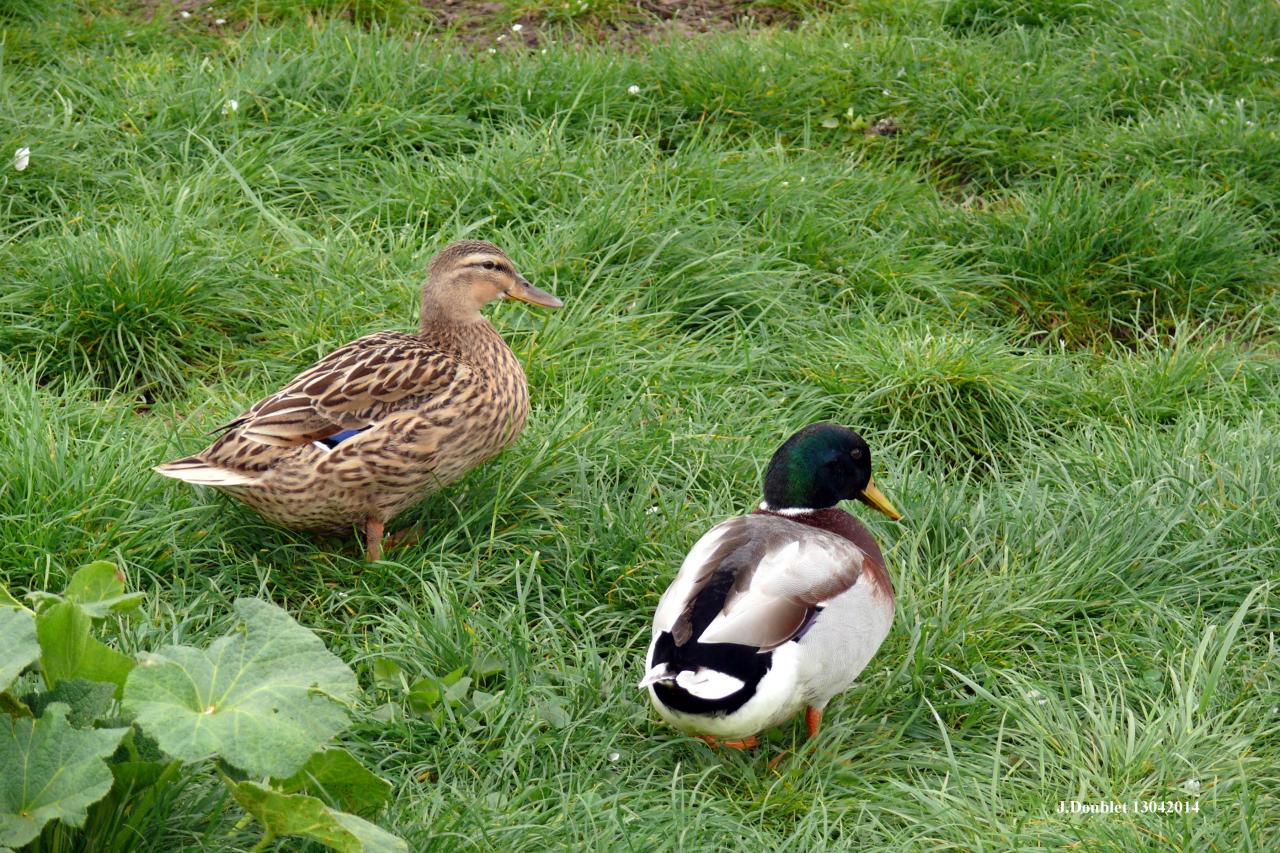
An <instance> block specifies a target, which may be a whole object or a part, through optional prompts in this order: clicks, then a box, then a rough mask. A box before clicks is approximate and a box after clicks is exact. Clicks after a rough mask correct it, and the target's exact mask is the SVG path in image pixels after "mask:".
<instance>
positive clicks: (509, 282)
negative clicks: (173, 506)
mask: <svg viewBox="0 0 1280 853" xmlns="http://www.w3.org/2000/svg"><path fill="white" fill-rule="evenodd" d="M504 298H506V299H519V300H522V301H525V302H530V303H532V304H535V305H543V306H546V307H550V308H558V307H560V305H561V302H560V300H558V299H556V298H555V297H554V296H552V295H551V294H549V293H546V292H545V291H542V290H539V289H538V288H536V287H534V286H533V285H531V284H529V282H528V281H526V280H525V279H524V278H523V277H522V276H521V275H520V274H519V273H518V272H516V270H515V267H514V265H512V263H511V260H510V259H509V258H508V257H507V256H506V254H504V253H503V251H502V250H501V249H499V248H498V247H497V246H495V245H493V244H492V243H485V242H481V241H476V240H463V241H459V242H456V243H451V244H450V245H448V246H446V247H445V248H444V249H443V250H442V251H441V252H440V253H439V254H438V255H436V257H435V258H434V259H433V260H432V261H431V265H430V267H429V268H428V271H427V281H426V283H425V284H423V287H422V321H421V326H420V328H419V331H418V334H416V335H412V334H405V333H403V332H377V333H374V334H372V335H366V336H365V337H363V338H360V339H358V340H355V341H352V342H351V343H349V344H347V345H346V346H343V347H340V348H339V349H337V350H334V351H333V352H331V353H329V355H327V356H325V357H324V358H322V359H321V360H320V361H318V362H317V363H316V364H314V365H313V366H312V367H310V368H308V369H307V370H305V371H303V372H302V373H301V374H299V375H298V376H297V377H295V378H294V379H293V380H292V381H290V382H289V383H288V384H287V385H285V386H284V387H283V388H282V389H280V390H279V391H277V392H276V393H274V394H272V395H270V396H269V397H266V398H265V399H263V400H260V401H259V402H257V403H255V404H254V405H252V406H250V407H249V409H248V411H246V412H245V413H244V414H242V415H240V416H239V417H237V418H234V419H232V420H231V421H228V422H227V423H226V424H223V425H222V426H221V427H219V429H220V430H225V432H224V433H223V434H222V436H220V437H219V438H218V439H217V440H216V441H214V443H213V444H211V445H210V446H209V447H207V448H205V449H204V450H202V451H201V452H199V453H197V454H195V455H194V456H188V457H186V458H185V459H178V460H176V461H174V462H169V463H167V464H165V465H161V466H159V467H157V468H156V469H155V470H156V471H158V472H159V473H161V474H164V475H165V476H167V477H174V478H177V479H179V480H186V481H187V482H189V483H194V484H197V485H206V486H213V487H214V488H218V489H221V490H223V491H225V492H227V493H228V494H230V495H233V496H234V497H236V498H238V499H239V500H241V501H244V502H245V503H246V504H248V505H249V506H251V507H253V508H254V509H255V510H257V511H258V512H259V513H260V514H261V515H262V516H263V517H264V518H266V519H267V520H268V521H271V522H273V523H275V524H278V525H280V526H282V527H290V528H295V529H301V530H343V529H346V528H349V527H350V526H351V525H352V524H361V525H363V527H364V530H365V538H366V545H367V548H368V556H369V559H370V560H377V559H380V557H381V552H382V548H381V543H382V533H383V528H384V525H385V524H386V522H387V521H389V520H390V519H391V518H392V517H393V516H395V515H396V514H397V513H398V512H400V511H401V510H403V509H406V508H407V507H409V506H411V505H413V504H415V503H417V502H418V501H419V500H421V499H422V498H424V497H426V496H427V495H429V494H431V493H432V492H434V491H436V490H438V489H439V488H441V487H442V486H445V485H447V484H449V483H451V482H453V481H455V480H457V479H458V478H459V477H461V476H462V475H463V474H464V473H466V472H467V471H468V470H470V469H471V468H473V467H475V466H476V465H479V464H480V463H481V462H484V461H485V460H487V459H490V458H492V457H493V456H496V455H497V454H498V453H499V452H501V451H502V450H503V449H504V448H506V447H507V446H508V445H510V444H511V443H512V442H513V441H514V440H515V439H516V437H517V436H518V435H519V434H520V430H521V429H522V428H523V427H524V422H525V417H526V416H527V415H528V412H529V390H528V386H527V384H526V382H525V377H524V371H523V369H521V367H520V362H519V360H518V359H517V358H516V357H515V354H514V353H512V352H511V349H510V348H509V347H508V346H507V344H506V342H505V341H504V340H503V339H502V337H501V336H500V335H499V334H498V332H497V331H496V330H495V329H494V328H493V326H491V325H490V324H489V321H488V320H486V319H484V317H482V316H481V315H480V308H481V307H483V306H484V305H485V304H487V303H489V302H492V301H493V300H495V299H504Z"/></svg>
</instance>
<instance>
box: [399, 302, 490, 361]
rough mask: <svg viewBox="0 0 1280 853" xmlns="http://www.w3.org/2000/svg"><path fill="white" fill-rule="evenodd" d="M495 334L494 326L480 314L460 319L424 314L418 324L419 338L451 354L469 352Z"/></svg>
mask: <svg viewBox="0 0 1280 853" xmlns="http://www.w3.org/2000/svg"><path fill="white" fill-rule="evenodd" d="M493 334H496V333H495V332H494V328H493V326H492V325H491V324H490V323H489V321H488V320H486V319H485V318H484V317H483V316H481V315H480V313H479V312H476V313H475V314H474V315H472V316H470V317H468V318H465V319H458V318H455V317H452V316H450V315H447V314H436V313H428V312H427V311H423V312H422V319H421V320H420V321H419V323H418V336H419V337H421V338H423V339H424V340H427V341H430V342H431V343H432V344H434V345H435V346H438V347H440V348H442V349H445V350H447V351H450V352H456V353H462V352H469V351H471V350H473V349H475V348H476V347H477V346H479V345H481V342H482V341H487V340H488V338H489V337H491V336H492V335H493Z"/></svg>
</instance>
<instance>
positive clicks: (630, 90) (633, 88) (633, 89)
mask: <svg viewBox="0 0 1280 853" xmlns="http://www.w3.org/2000/svg"><path fill="white" fill-rule="evenodd" d="M627 94H628V95H638V94H640V87H639V86H637V85H636V84H635V83H632V84H631V85H630V86H628V87H627Z"/></svg>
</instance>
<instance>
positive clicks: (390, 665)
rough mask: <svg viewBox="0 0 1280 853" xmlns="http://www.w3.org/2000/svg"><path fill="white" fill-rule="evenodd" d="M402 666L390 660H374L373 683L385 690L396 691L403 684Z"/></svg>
mask: <svg viewBox="0 0 1280 853" xmlns="http://www.w3.org/2000/svg"><path fill="white" fill-rule="evenodd" d="M402 672H403V670H402V669H401V668H400V664H398V663H396V662H395V661H393V660H391V659H390V658H374V659H373V683H374V684H375V685H377V686H378V687H381V688H382V689H383V690H395V689H396V688H397V687H399V686H400V685H401V684H402V683H403V682H402V680H401V677H400V675H401V673H402Z"/></svg>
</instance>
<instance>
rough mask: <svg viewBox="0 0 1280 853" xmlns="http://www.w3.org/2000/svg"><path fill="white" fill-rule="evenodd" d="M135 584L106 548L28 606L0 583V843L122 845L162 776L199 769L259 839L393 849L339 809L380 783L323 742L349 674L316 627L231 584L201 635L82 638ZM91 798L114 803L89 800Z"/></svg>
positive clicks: (350, 683)
mask: <svg viewBox="0 0 1280 853" xmlns="http://www.w3.org/2000/svg"><path fill="white" fill-rule="evenodd" d="M142 598H143V596H142V594H141V593H126V592H125V587H124V577H123V575H122V574H121V573H120V572H119V571H118V570H117V569H116V567H115V566H114V565H112V564H111V563H106V562H96V563H91V564H89V565H87V566H84V567H83V568H81V569H79V570H78V571H77V572H76V573H75V575H74V576H73V577H72V578H71V582H70V583H69V584H68V585H67V588H66V589H65V590H64V591H63V592H62V593H61V594H51V593H47V592H32V593H29V594H28V595H27V600H28V601H30V602H31V604H32V606H31V607H26V606H24V605H23V604H22V603H21V602H20V601H18V600H17V599H16V598H14V597H13V596H12V595H10V594H9V593H8V591H6V590H4V589H3V588H2V587H0V709H2V710H3V711H4V713H5V714H7V715H8V721H7V726H5V725H3V724H0V767H3V768H6V769H5V771H4V772H3V773H0V846H2V847H21V846H23V845H32V846H37V845H39V844H40V843H41V841H40V839H41V838H42V836H46V835H48V836H58V837H59V838H60V839H62V840H67V839H68V837H69V836H70V840H71V841H73V842H75V841H79V842H82V844H81V846H93V847H98V846H100V847H110V848H113V849H123V848H125V847H127V846H128V844H127V838H126V837H125V836H126V835H129V834H131V833H133V832H136V829H135V827H136V824H137V820H138V819H139V818H140V817H142V816H144V813H145V812H146V811H147V810H149V809H152V808H154V807H155V806H156V804H157V803H158V802H159V801H160V800H161V799H162V798H163V797H164V796H165V795H166V794H167V793H169V792H166V791H165V789H166V788H177V787H179V786H181V785H182V784H184V782H186V781H189V780H190V779H191V778H192V777H193V776H196V775H204V776H206V777H207V776H208V775H209V771H210V770H212V771H213V773H214V775H216V777H217V778H218V779H220V780H221V781H222V782H223V783H224V784H225V786H226V788H227V791H228V792H229V794H230V796H231V797H232V798H233V799H234V800H235V801H236V802H237V803H238V804H240V806H241V807H242V808H244V810H245V811H246V812H247V813H248V817H247V818H246V821H247V820H251V819H252V820H257V821H258V822H259V823H260V824H261V825H262V828H263V830H264V833H265V834H264V836H263V838H262V841H261V842H260V843H259V845H258V847H259V848H261V847H263V846H265V845H266V844H267V843H269V842H270V841H271V840H273V839H274V838H276V837H277V836H281V835H299V836H303V837H306V838H310V839H313V840H315V841H319V842H321V843H322V844H325V845H327V846H329V847H331V848H333V849H335V850H340V851H375V850H376V851H383V850H386V851H393V850H405V849H407V848H406V846H405V843H404V841H403V840H401V839H400V838H397V837H396V836H394V835H392V834H390V833H388V832H386V831H385V830H383V829H381V828H379V827H377V826H375V825H374V824H372V823H370V822H369V821H368V820H365V819H364V818H363V817H359V816H357V815H356V814H351V813H348V812H346V811H342V810H340V809H349V810H350V811H352V812H359V813H361V814H365V815H368V814H372V813H373V812H375V811H377V810H378V809H379V808H380V807H381V806H382V804H383V803H384V802H385V801H386V798H387V795H388V793H389V791H390V785H389V784H388V783H387V782H385V781H383V780H382V779H379V778H378V777H377V776H375V775H374V774H373V773H371V772H369V771H368V770H367V769H365V768H364V767H363V766H361V764H360V762H359V761H357V760H356V758H355V757H354V756H352V755H351V754H350V753H348V752H346V751H345V750H342V749H337V748H332V747H329V748H326V744H327V743H328V742H329V741H330V740H331V739H332V738H333V737H334V736H335V735H337V734H338V733H340V732H341V731H343V730H344V729H345V728H346V727H347V725H348V723H349V715H348V711H347V706H348V705H349V704H350V703H351V702H352V701H353V699H354V698H355V695H356V690H357V688H356V679H355V674H354V673H353V672H352V671H351V669H350V668H349V667H348V666H347V665H346V664H344V663H343V662H342V661H341V660H339V659H338V658H337V657H335V656H334V655H333V654H331V653H330V652H329V651H328V650H327V649H325V647H324V643H323V642H321V640H320V639H319V638H318V637H317V636H316V635H315V634H313V633H311V632H310V631H309V630H307V629H306V628H303V627H302V626H301V625H299V624H297V623H296V622H295V621H294V620H293V619H292V618H291V617H290V616H289V614H287V613H286V612H285V611H283V610H281V609H280V608H279V607H276V606H275V605H274V604H271V603H269V602H266V601H260V600H258V599H252V598H242V599H239V600H237V601H236V602H235V604H234V607H235V611H236V615H237V617H238V623H237V624H236V626H235V627H234V628H233V629H232V630H231V632H230V633H228V634H227V635H226V636H223V637H220V638H219V639H217V640H215V641H214V642H213V643H211V644H210V645H209V647H208V648H207V649H198V648H193V647H190V646H182V645H173V646H166V647H165V648H162V649H160V650H159V651H156V652H154V653H151V654H144V655H141V656H140V657H139V658H137V659H135V658H133V657H131V656H129V655H125V654H122V653H121V652H119V651H117V650H115V649H113V648H111V646H109V645H107V644H106V643H104V642H102V641H101V640H99V639H97V638H96V637H94V636H93V631H94V628H95V626H97V625H100V624H102V623H103V622H104V620H106V618H107V617H108V616H111V615H112V614H128V613H130V612H132V611H134V610H136V609H137V608H138V606H139V605H140V604H141V602H142ZM24 672H25V674H24ZM100 802H103V803H107V804H110V805H113V806H114V807H115V810H116V812H117V813H116V814H114V815H112V814H108V812H107V810H104V809H96V808H91V807H94V805H95V804H96V803H100ZM95 821H96V824H95ZM75 831H79V835H78V836H77V835H75ZM104 836H105V837H104ZM90 839H92V840H93V842H94V843H92V844H90V843H89V840H90Z"/></svg>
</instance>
